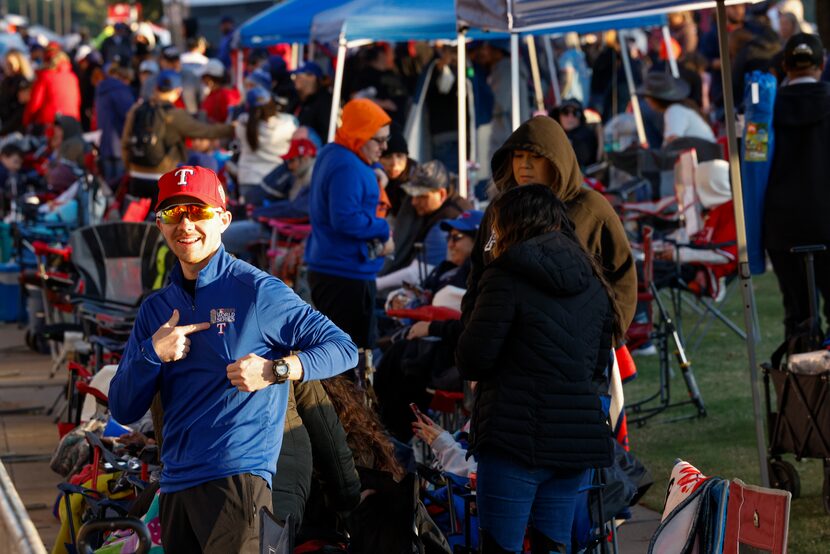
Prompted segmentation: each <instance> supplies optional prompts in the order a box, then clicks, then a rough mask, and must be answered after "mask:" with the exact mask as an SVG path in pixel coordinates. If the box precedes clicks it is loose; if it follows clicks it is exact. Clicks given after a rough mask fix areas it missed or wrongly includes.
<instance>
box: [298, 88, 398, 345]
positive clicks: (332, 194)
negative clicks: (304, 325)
mask: <svg viewBox="0 0 830 554" xmlns="http://www.w3.org/2000/svg"><path fill="white" fill-rule="evenodd" d="M390 122H391V119H390V118H389V116H388V115H387V114H386V112H384V111H383V109H382V108H380V107H379V106H378V105H377V104H375V103H374V102H372V101H371V100H367V99H356V100H351V101H350V102H348V103H347V104H346V105H345V106H344V108H343V112H342V114H341V125H340V128H339V129H338V130H337V134H336V135H335V138H334V142H332V143H330V144H327V145H326V146H324V147H323V148H322V150H320V153H319V155H318V156H317V162H316V163H315V165H314V171H313V173H312V178H311V188H310V191H311V192H310V206H309V215H310V218H311V229H312V230H311V235H310V236H309V238H308V243H307V245H306V253H305V260H306V262H307V263H308V269H309V271H308V281H309V284H310V286H311V298H312V300H313V302H314V305H315V306H316V307H317V309H318V310H320V311H321V312H322V313H324V314H325V315H327V316H328V317H329V318H330V319H331V320H332V321H333V322H334V323H335V324H336V325H337V326H338V327H340V328H341V329H342V330H343V331H345V332H346V333H348V334H349V336H350V337H351V338H352V340H353V341H354V342H355V343H356V344H357V345H358V346H359V347H362V348H369V347H371V346H372V343H373V342H374V327H375V318H374V304H375V294H376V289H375V276H376V275H377V273H378V271H380V268H381V266H382V265H383V256H384V255H386V254H387V253H388V252H390V251H391V249H392V248H391V245H390V243H391V241H389V225H388V223H387V222H386V220H385V219H383V218H381V217H378V216H377V213H376V211H377V207H378V201H379V198H380V187H379V186H378V181H377V178H376V176H375V172H374V169H373V168H374V167H380V166H379V164H378V162H379V160H380V156H381V154H383V151H384V150H385V149H386V144H387V142H388V141H389V124H390Z"/></svg>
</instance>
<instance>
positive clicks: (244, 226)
mask: <svg viewBox="0 0 830 554" xmlns="http://www.w3.org/2000/svg"><path fill="white" fill-rule="evenodd" d="M270 238H271V232H270V231H269V230H268V228H267V227H266V226H265V225H263V224H262V223H260V222H258V221H252V220H250V219H246V220H243V221H234V222H233V223H231V224H230V225H229V226H228V228H227V229H225V232H224V233H222V244H224V245H225V250H227V251H228V252H230V253H231V254H233V255H234V256H236V257H237V258H239V259H241V260H245V261H251V253H250V252H249V251H248V246H250V245H251V244H252V243H254V242H256V241H259V240H270Z"/></svg>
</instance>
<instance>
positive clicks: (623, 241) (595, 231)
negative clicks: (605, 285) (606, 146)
mask: <svg viewBox="0 0 830 554" xmlns="http://www.w3.org/2000/svg"><path fill="white" fill-rule="evenodd" d="M513 150H527V151H530V152H534V153H536V154H538V155H540V156H544V157H545V158H547V159H548V160H549V161H550V163H551V164H553V167H554V169H555V170H556V172H557V174H558V175H559V177H560V179H559V183H558V184H555V185H554V192H556V194H557V196H559V198H560V199H561V200H562V201H563V202H564V203H565V204H566V205H567V207H568V216H569V217H570V218H571V221H572V222H573V224H574V227H575V230H576V235H577V237H579V239H580V240H581V241H582V244H583V246H585V248H586V249H587V251H588V252H589V253H591V254H595V255H597V256H598V257H599V259H600V262H601V263H602V268H603V270H604V273H605V278H606V279H607V280H608V282H609V284H610V285H611V288H612V289H613V291H614V302H615V309H616V310H617V313H618V314H619V317H620V325H621V327H622V330H623V331H625V330H626V329H628V326H629V324H630V323H631V321H632V320H633V319H634V312H635V309H636V307H637V272H636V268H635V265H634V257H633V255H632V253H631V246H630V243H629V241H628V237H626V235H625V230H624V229H623V226H622V222H621V221H620V218H619V216H618V215H617V214H616V212H614V209H613V208H612V207H611V204H609V203H608V201H607V200H606V199H605V198H604V197H603V196H602V195H601V194H599V193H598V192H596V191H593V190H589V189H586V188H584V187H583V186H582V173H581V172H580V170H579V163H578V162H577V160H576V155H575V154H574V151H573V148H572V147H571V144H570V142H569V141H568V137H567V135H566V134H565V131H564V130H563V129H562V127H561V126H560V125H559V124H558V123H557V122H556V121H554V120H553V119H551V118H550V117H547V116H539V117H534V118H533V119H531V120H529V121H527V122H525V123H524V124H522V125H521V126H520V127H519V128H518V129H516V130H515V131H514V132H513V134H512V135H510V137H509V138H508V139H507V141H505V143H504V144H503V145H502V147H501V148H499V149H498V150H497V151H496V153H495V154H494V155H493V159H492V161H491V163H490V165H491V168H492V171H493V181H494V182H495V185H496V189H497V190H498V192H503V191H505V190H508V189H511V188H513V187H515V186H518V184H517V183H516V180H515V179H514V178H513V165H512V156H511V153H512V152H513ZM492 222H493V214H492V211H491V210H490V208H488V209H487V211H486V212H485V214H484V219H483V221H482V222H481V227H480V229H481V231H480V232H479V234H478V237H477V239H476V244H475V246H474V247H473V252H472V255H471V262H472V270H471V272H470V280H469V282H468V294H467V295H465V297H464V301H463V303H462V310H463V311H464V313H469V311H470V310H472V307H473V306H474V305H475V297H476V291H477V284H478V281H479V279H480V278H481V274H482V272H483V271H484V268H485V267H486V266H487V265H488V264H489V263H490V262H491V261H492V259H493V256H492V254H491V252H490V250H489V248H486V245H488V243H489V242H490V238H491V234H492V227H493V225H492Z"/></svg>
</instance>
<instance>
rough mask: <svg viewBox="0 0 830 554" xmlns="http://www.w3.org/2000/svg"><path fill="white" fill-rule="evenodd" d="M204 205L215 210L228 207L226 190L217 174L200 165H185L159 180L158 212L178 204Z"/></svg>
mask: <svg viewBox="0 0 830 554" xmlns="http://www.w3.org/2000/svg"><path fill="white" fill-rule="evenodd" d="M197 202H198V203H202V204H206V205H208V206H213V207H215V208H225V207H227V202H226V201H225V189H223V188H222V183H221V182H220V181H219V177H217V176H216V173H214V172H213V171H211V170H210V169H208V168H206V167H200V166H198V165H184V166H182V167H177V168H176V169H174V170H173V171H168V172H167V173H165V174H164V175H162V176H161V178H160V179H159V199H158V202H156V211H158V210H159V209H161V208H162V207H165V208H168V207H170V206H175V205H177V204H194V203H197Z"/></svg>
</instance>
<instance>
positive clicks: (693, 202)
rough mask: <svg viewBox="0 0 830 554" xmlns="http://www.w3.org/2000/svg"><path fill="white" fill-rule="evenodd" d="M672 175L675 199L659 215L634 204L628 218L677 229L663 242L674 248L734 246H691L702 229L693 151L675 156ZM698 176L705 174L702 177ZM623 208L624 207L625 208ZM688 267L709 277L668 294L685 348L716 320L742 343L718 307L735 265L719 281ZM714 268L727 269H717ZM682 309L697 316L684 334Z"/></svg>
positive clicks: (705, 269) (730, 284) (725, 296)
mask: <svg viewBox="0 0 830 554" xmlns="http://www.w3.org/2000/svg"><path fill="white" fill-rule="evenodd" d="M711 163H717V162H711ZM721 163H723V162H721ZM673 175H674V182H675V184H674V195H673V196H672V197H670V198H669V199H662V200H661V202H662V204H661V206H662V208H661V209H660V210H659V211H657V210H656V209H653V210H652V211H649V210H647V209H644V208H642V207H639V206H641V204H636V205H634V207H633V209H632V210H629V211H628V212H627V213H628V214H629V215H628V216H627V217H635V218H638V219H643V218H645V217H647V218H648V220H649V221H661V220H662V221H663V222H672V223H673V224H674V226H675V227H676V229H675V230H674V232H673V233H671V234H670V235H668V236H666V237H664V240H665V242H666V243H667V244H668V245H671V246H672V247H673V248H684V249H693V250H709V251H720V252H723V251H722V249H724V248H726V247H729V246H734V244H733V243H724V244H706V245H696V244H695V243H693V242H692V239H693V238H694V237H695V236H696V235H697V234H698V233H699V232H700V231H701V230H702V229H703V218H702V216H701V211H702V208H701V204H700V199H699V197H698V194H697V190H696V187H697V185H696V182H697V181H696V180H697V178H698V176H699V175H698V159H697V153H696V151H695V150H684V151H680V152H678V153H677V158H676V162H675V166H674V173H673ZM700 175H704V174H702V173H701V174H700ZM626 206H627V205H625V204H624V205H623V207H624V208H625V207H626ZM624 213H626V212H624ZM691 265H694V266H697V267H699V271H701V272H703V273H704V274H705V275H707V276H708V278H707V279H706V281H707V285H706V286H700V285H699V284H698V283H693V282H688V283H687V282H685V281H683V279H681V278H678V279H676V280H675V282H674V283H673V285H672V286H671V287H670V288H669V290H668V292H669V296H670V303H671V305H672V311H673V312H674V319H675V323H676V326H677V329H678V331H679V333H680V336H681V337H682V338H683V339H684V342H685V343H686V344H687V345H689V344H691V348H690V349H689V350H690V351H694V350H695V349H696V348H697V347H698V346H699V345H700V344H701V343H702V341H703V338H704V337H705V335H706V333H707V332H708V330H709V328H710V327H711V325H712V323H713V322H714V321H715V320H718V321H720V322H722V323H723V324H724V325H725V326H726V327H727V328H728V329H730V330H731V331H732V332H734V333H735V334H736V335H737V336H738V337H739V338H741V340H745V339H746V333H745V332H744V330H743V329H741V327H740V326H739V325H737V324H736V323H735V322H733V321H732V320H730V319H729V318H728V317H727V316H726V315H725V314H724V313H723V312H722V310H721V306H722V305H723V304H724V302H726V300H727V299H728V294H729V292H730V291H731V290H732V288H733V287H734V283H735V282H737V281H736V277H737V264H735V267H734V269H733V270H732V271H731V273H729V274H727V275H725V276H723V277H722V278H718V277H717V276H716V275H717V274H716V273H715V270H713V269H711V268H712V267H715V266H711V265H706V264H691ZM680 266H681V264H680V262H678V266H677V272H676V273H677V275H678V276H679V275H680ZM716 267H728V266H726V265H724V266H720V265H718V266H716ZM684 308H688V309H690V310H692V311H693V312H694V314H696V316H697V319H696V321H695V323H694V325H693V326H691V331H689V332H685V331H684V326H683V312H684ZM693 340H694V342H693V343H692V341H693Z"/></svg>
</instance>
